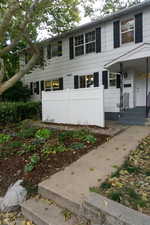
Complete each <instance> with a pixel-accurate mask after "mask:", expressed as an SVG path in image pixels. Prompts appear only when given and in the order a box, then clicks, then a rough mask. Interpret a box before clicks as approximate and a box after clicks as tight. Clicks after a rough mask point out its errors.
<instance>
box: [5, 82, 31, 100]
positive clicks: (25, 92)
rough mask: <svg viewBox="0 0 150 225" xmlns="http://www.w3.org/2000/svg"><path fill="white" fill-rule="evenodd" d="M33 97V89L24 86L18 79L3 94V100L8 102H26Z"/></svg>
mask: <svg viewBox="0 0 150 225" xmlns="http://www.w3.org/2000/svg"><path fill="white" fill-rule="evenodd" d="M30 97H31V91H30V89H29V88H28V87H26V86H23V83H22V82H21V81H18V82H17V83H16V84H15V85H14V86H13V87H11V88H9V89H8V90H7V91H5V93H4V94H3V95H2V97H1V99H2V101H6V102H18V101H22V102H26V101H28V100H29V99H30Z"/></svg>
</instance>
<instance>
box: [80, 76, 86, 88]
mask: <svg viewBox="0 0 150 225" xmlns="http://www.w3.org/2000/svg"><path fill="white" fill-rule="evenodd" d="M80 88H85V76H80Z"/></svg>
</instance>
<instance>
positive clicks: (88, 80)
mask: <svg viewBox="0 0 150 225" xmlns="http://www.w3.org/2000/svg"><path fill="white" fill-rule="evenodd" d="M86 84H87V87H93V85H94V76H93V75H88V76H86Z"/></svg>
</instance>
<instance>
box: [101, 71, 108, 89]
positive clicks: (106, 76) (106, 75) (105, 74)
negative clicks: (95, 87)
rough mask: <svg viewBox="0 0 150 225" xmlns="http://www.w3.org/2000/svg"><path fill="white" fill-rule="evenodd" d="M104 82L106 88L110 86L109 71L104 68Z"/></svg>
mask: <svg viewBox="0 0 150 225" xmlns="http://www.w3.org/2000/svg"><path fill="white" fill-rule="evenodd" d="M102 84H103V85H104V89H107V88H108V71H107V70H104V71H103V72H102Z"/></svg>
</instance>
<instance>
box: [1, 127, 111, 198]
mask: <svg viewBox="0 0 150 225" xmlns="http://www.w3.org/2000/svg"><path fill="white" fill-rule="evenodd" d="M40 129H41V128H40ZM19 131H20V128H18V124H13V125H5V126H4V125H0V134H1V133H3V134H8V135H10V136H11V140H10V141H9V142H8V143H7V144H0V154H1V155H0V196H3V195H4V193H5V192H6V190H7V189H8V187H9V185H10V184H13V183H14V182H16V181H17V180H18V179H23V180H24V185H25V187H26V188H27V189H28V191H29V193H30V194H31V195H32V194H34V192H36V188H37V184H38V183H39V182H41V181H43V180H44V179H46V178H48V177H49V176H51V175H52V174H54V173H56V172H58V171H60V170H62V169H64V168H65V167H66V166H68V165H69V164H71V163H72V162H74V161H76V160H77V159H79V158H80V157H81V156H82V155H84V154H86V153H88V152H89V151H91V150H92V149H94V148H96V147H97V146H98V145H101V144H103V143H104V142H105V141H107V140H108V138H109V137H108V136H107V135H101V134H92V135H93V136H94V137H95V138H96V142H95V143H86V145H85V147H84V148H82V149H78V150H73V149H71V150H67V151H64V152H57V153H55V154H48V155H47V156H46V157H45V156H43V154H42V152H41V149H42V148H43V146H44V144H45V143H42V144H41V143H40V144H38V145H37V147H36V150H35V151H34V152H24V153H23V154H21V155H20V154H18V152H20V151H22V148H23V144H27V145H28V144H30V145H32V143H33V142H34V141H35V137H28V138H23V137H20V136H17V135H16V134H17V133H18V132H19ZM61 132H63V131H60V130H59V131H55V135H56V136H58V135H59V134H60V133H61ZM52 139H54V142H55V137H53V138H52ZM47 141H49V140H47ZM72 141H75V142H79V140H78V139H75V140H72V139H70V140H69V139H68V140H66V143H64V144H65V145H66V146H70V145H71V144H72ZM13 142H21V143H22V146H19V147H13V148H12V147H10V145H11V144H12V143H13ZM3 153H6V154H4V155H3ZM33 153H36V154H38V155H39V157H40V161H39V162H38V164H37V165H36V167H35V168H34V169H33V170H32V171H31V172H25V170H24V168H25V166H26V164H27V163H28V162H29V158H30V157H31V156H32V155H33Z"/></svg>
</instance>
